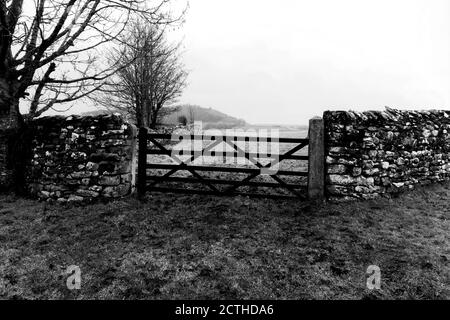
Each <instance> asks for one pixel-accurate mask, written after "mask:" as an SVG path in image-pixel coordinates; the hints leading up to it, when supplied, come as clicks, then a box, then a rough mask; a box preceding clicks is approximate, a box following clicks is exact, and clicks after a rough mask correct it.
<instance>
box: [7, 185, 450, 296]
mask: <svg viewBox="0 0 450 320" xmlns="http://www.w3.org/2000/svg"><path fill="white" fill-rule="evenodd" d="M449 199H450V185H448V184H447V185H438V186H432V187H427V188H425V189H422V190H417V191H414V192H412V193H409V194H404V195H402V196H400V197H399V198H395V199H390V200H389V199H380V200H376V201H368V202H364V203H362V202H361V203H351V204H328V205H324V206H320V207H315V206H309V205H305V203H301V202H298V201H285V200H278V201H275V200H254V199H247V198H216V197H207V196H179V195H178V196H175V195H161V194H159V195H156V194H155V195H152V196H150V197H149V198H148V201H147V203H140V202H138V201H137V200H135V199H128V200H123V201H116V202H113V203H108V204H101V203H99V204H93V205H89V206H62V205H58V204H54V205H50V204H45V203H39V202H36V201H32V200H24V199H16V198H14V197H12V196H0V298H3V299H22V298H25V299H107V298H112V299H181V298H183V299H210V298H211V299H212V298H220V299H223V298H227V299H246V298H248V299H409V298H412V299H450V262H449V259H450V222H449V218H450V201H449ZM70 265H77V266H79V267H80V269H81V289H80V290H73V291H71V290H69V289H67V287H66V280H67V277H68V275H67V274H66V269H67V267H68V266H70ZM369 265H378V266H379V267H380V268H381V290H373V291H370V290H368V289H367V288H366V278H367V275H366V269H367V267H368V266H369Z"/></svg>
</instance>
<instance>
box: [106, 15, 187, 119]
mask: <svg viewBox="0 0 450 320" xmlns="http://www.w3.org/2000/svg"><path fill="white" fill-rule="evenodd" d="M166 30H167V29H166V28H165V26H160V25H154V24H148V23H146V22H145V21H142V20H139V21H135V22H134V23H133V24H132V25H131V27H130V28H129V29H128V30H127V32H126V33H125V35H124V37H125V38H126V39H127V42H126V43H125V41H123V45H122V47H121V48H120V49H118V50H116V51H115V52H114V53H113V54H112V57H111V59H110V60H112V61H114V62H115V64H116V65H117V66H120V70H119V71H118V72H117V73H116V74H115V75H114V77H112V78H110V83H109V86H108V87H106V88H107V89H102V91H103V93H104V94H103V96H102V97H101V98H100V99H99V101H101V102H102V103H103V104H104V105H107V106H108V105H109V106H113V108H115V109H116V110H118V111H120V112H122V113H125V114H127V115H130V116H131V117H132V118H133V119H134V120H135V122H136V124H137V125H138V126H139V127H141V126H145V127H151V128H154V127H155V126H156V124H157V123H158V122H159V120H160V119H161V118H162V117H163V116H165V115H167V114H168V113H170V112H173V111H175V110H176V109H175V108H167V107H169V106H171V105H172V104H173V103H174V102H175V101H176V100H177V98H178V97H179V96H180V95H181V93H182V90H183V88H184V87H185V84H186V78H187V72H186V71H185V70H184V67H183V65H182V64H181V62H180V56H179V46H180V43H177V44H170V43H168V42H167V40H166Z"/></svg>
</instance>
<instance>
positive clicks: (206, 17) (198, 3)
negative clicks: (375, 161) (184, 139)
mask: <svg viewBox="0 0 450 320" xmlns="http://www.w3.org/2000/svg"><path fill="white" fill-rule="evenodd" d="M180 32H181V33H182V34H183V35H184V50H185V53H184V62H185V64H186V67H187V68H188V69H189V70H190V76H189V78H188V81H189V85H188V87H187V88H186V90H185V93H184V95H183V97H182V98H181V99H180V103H191V104H198V105H200V106H203V107H212V108H215V109H218V110H220V111H223V112H225V113H228V114H230V115H232V116H236V117H239V118H243V119H245V120H246V121H248V122H250V123H284V124H306V123H307V121H308V119H309V118H311V117H312V116H315V115H321V114H322V112H323V111H324V110H327V109H345V110H347V109H356V110H367V109H372V110H373V109H383V108H384V106H391V107H397V108H410V109H425V108H427V109H428V108H443V109H449V102H450V92H449V91H450V89H449V88H450V1H449V0H376V1H374V0H339V1H336V0H314V1H312V0H307V1H306V0H277V1H273V0H272V1H270V0H190V7H189V10H188V13H187V16H186V23H185V25H184V26H183V27H182V29H181V30H180Z"/></svg>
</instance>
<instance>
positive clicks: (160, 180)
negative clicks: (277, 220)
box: [137, 119, 324, 199]
mask: <svg viewBox="0 0 450 320" xmlns="http://www.w3.org/2000/svg"><path fill="white" fill-rule="evenodd" d="M186 140H188V141H189V142H190V143H189V144H188V145H191V143H192V145H197V148H196V149H195V148H188V149H189V150H186V149H181V150H174V149H173V148H170V146H171V145H172V146H173V145H174V144H176V143H177V142H178V143H179V142H186ZM249 142H254V143H261V142H262V143H268V144H278V145H280V146H281V145H284V146H286V148H276V149H277V150H284V151H283V152H280V151H278V153H272V152H271V151H270V150H269V151H268V150H266V151H265V152H262V153H260V152H259V150H258V151H257V152H251V150H250V151H249V150H247V148H245V147H244V148H243V144H244V145H245V143H249ZM205 143H206V145H204V144H205ZM199 145H200V146H201V148H200V149H198V146H199ZM220 145H227V146H228V150H230V149H231V151H228V150H226V149H223V151H217V147H218V146H220ZM305 147H308V153H305V152H304V153H303V154H298V152H299V151H301V150H302V149H304V148H305ZM149 155H150V156H149ZM202 157H209V158H211V157H212V158H216V159H226V158H227V159H230V158H231V159H234V160H237V159H241V160H242V159H243V160H245V161H246V165H245V166H240V165H230V164H226V165H225V164H223V165H221V164H217V163H214V164H209V163H207V164H206V165H205V164H204V163H201V165H197V164H195V162H196V161H198V160H201V159H202ZM284 161H290V162H291V163H292V162H293V161H294V162H295V161H308V165H304V166H298V167H296V166H292V164H291V166H288V167H287V168H284V167H283V165H282V164H283V162H284ZM224 162H225V160H224ZM235 162H238V161H235ZM323 166H324V164H323V124H322V120H321V119H312V120H311V121H310V128H309V134H308V137H306V138H293V137H290V138H273V137H260V136H256V137H255V136H241V135H220V134H218V135H203V134H202V135H199V134H192V135H191V134H188V135H173V134H172V135H171V134H160V133H149V131H148V129H146V128H141V129H140V130H139V155H138V177H137V178H138V181H137V189H138V194H139V196H140V197H143V196H145V194H146V192H169V193H188V194H189V193H196V194H210V195H230V196H231V195H242V196H252V197H264V198H299V199H307V198H310V199H311V198H314V199H321V198H322V196H323V181H322V180H323ZM298 169H306V170H298ZM182 172H183V173H185V174H182V175H180V174H181V173H182ZM186 173H188V175H186ZM225 174H226V175H227V176H224V175H225ZM230 175H231V177H232V178H233V179H230Z"/></svg>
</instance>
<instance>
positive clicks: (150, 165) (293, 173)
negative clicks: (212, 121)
mask: <svg viewBox="0 0 450 320" xmlns="http://www.w3.org/2000/svg"><path fill="white" fill-rule="evenodd" d="M146 168H147V169H163V170H170V169H175V170H176V171H184V170H188V171H191V170H195V171H219V172H235V173H257V174H260V172H261V169H259V168H237V167H214V166H188V165H183V164H164V163H147V166H146ZM268 175H270V176H275V175H282V176H297V177H307V176H308V172H307V171H288V170H278V171H276V170H274V173H273V174H268Z"/></svg>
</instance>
